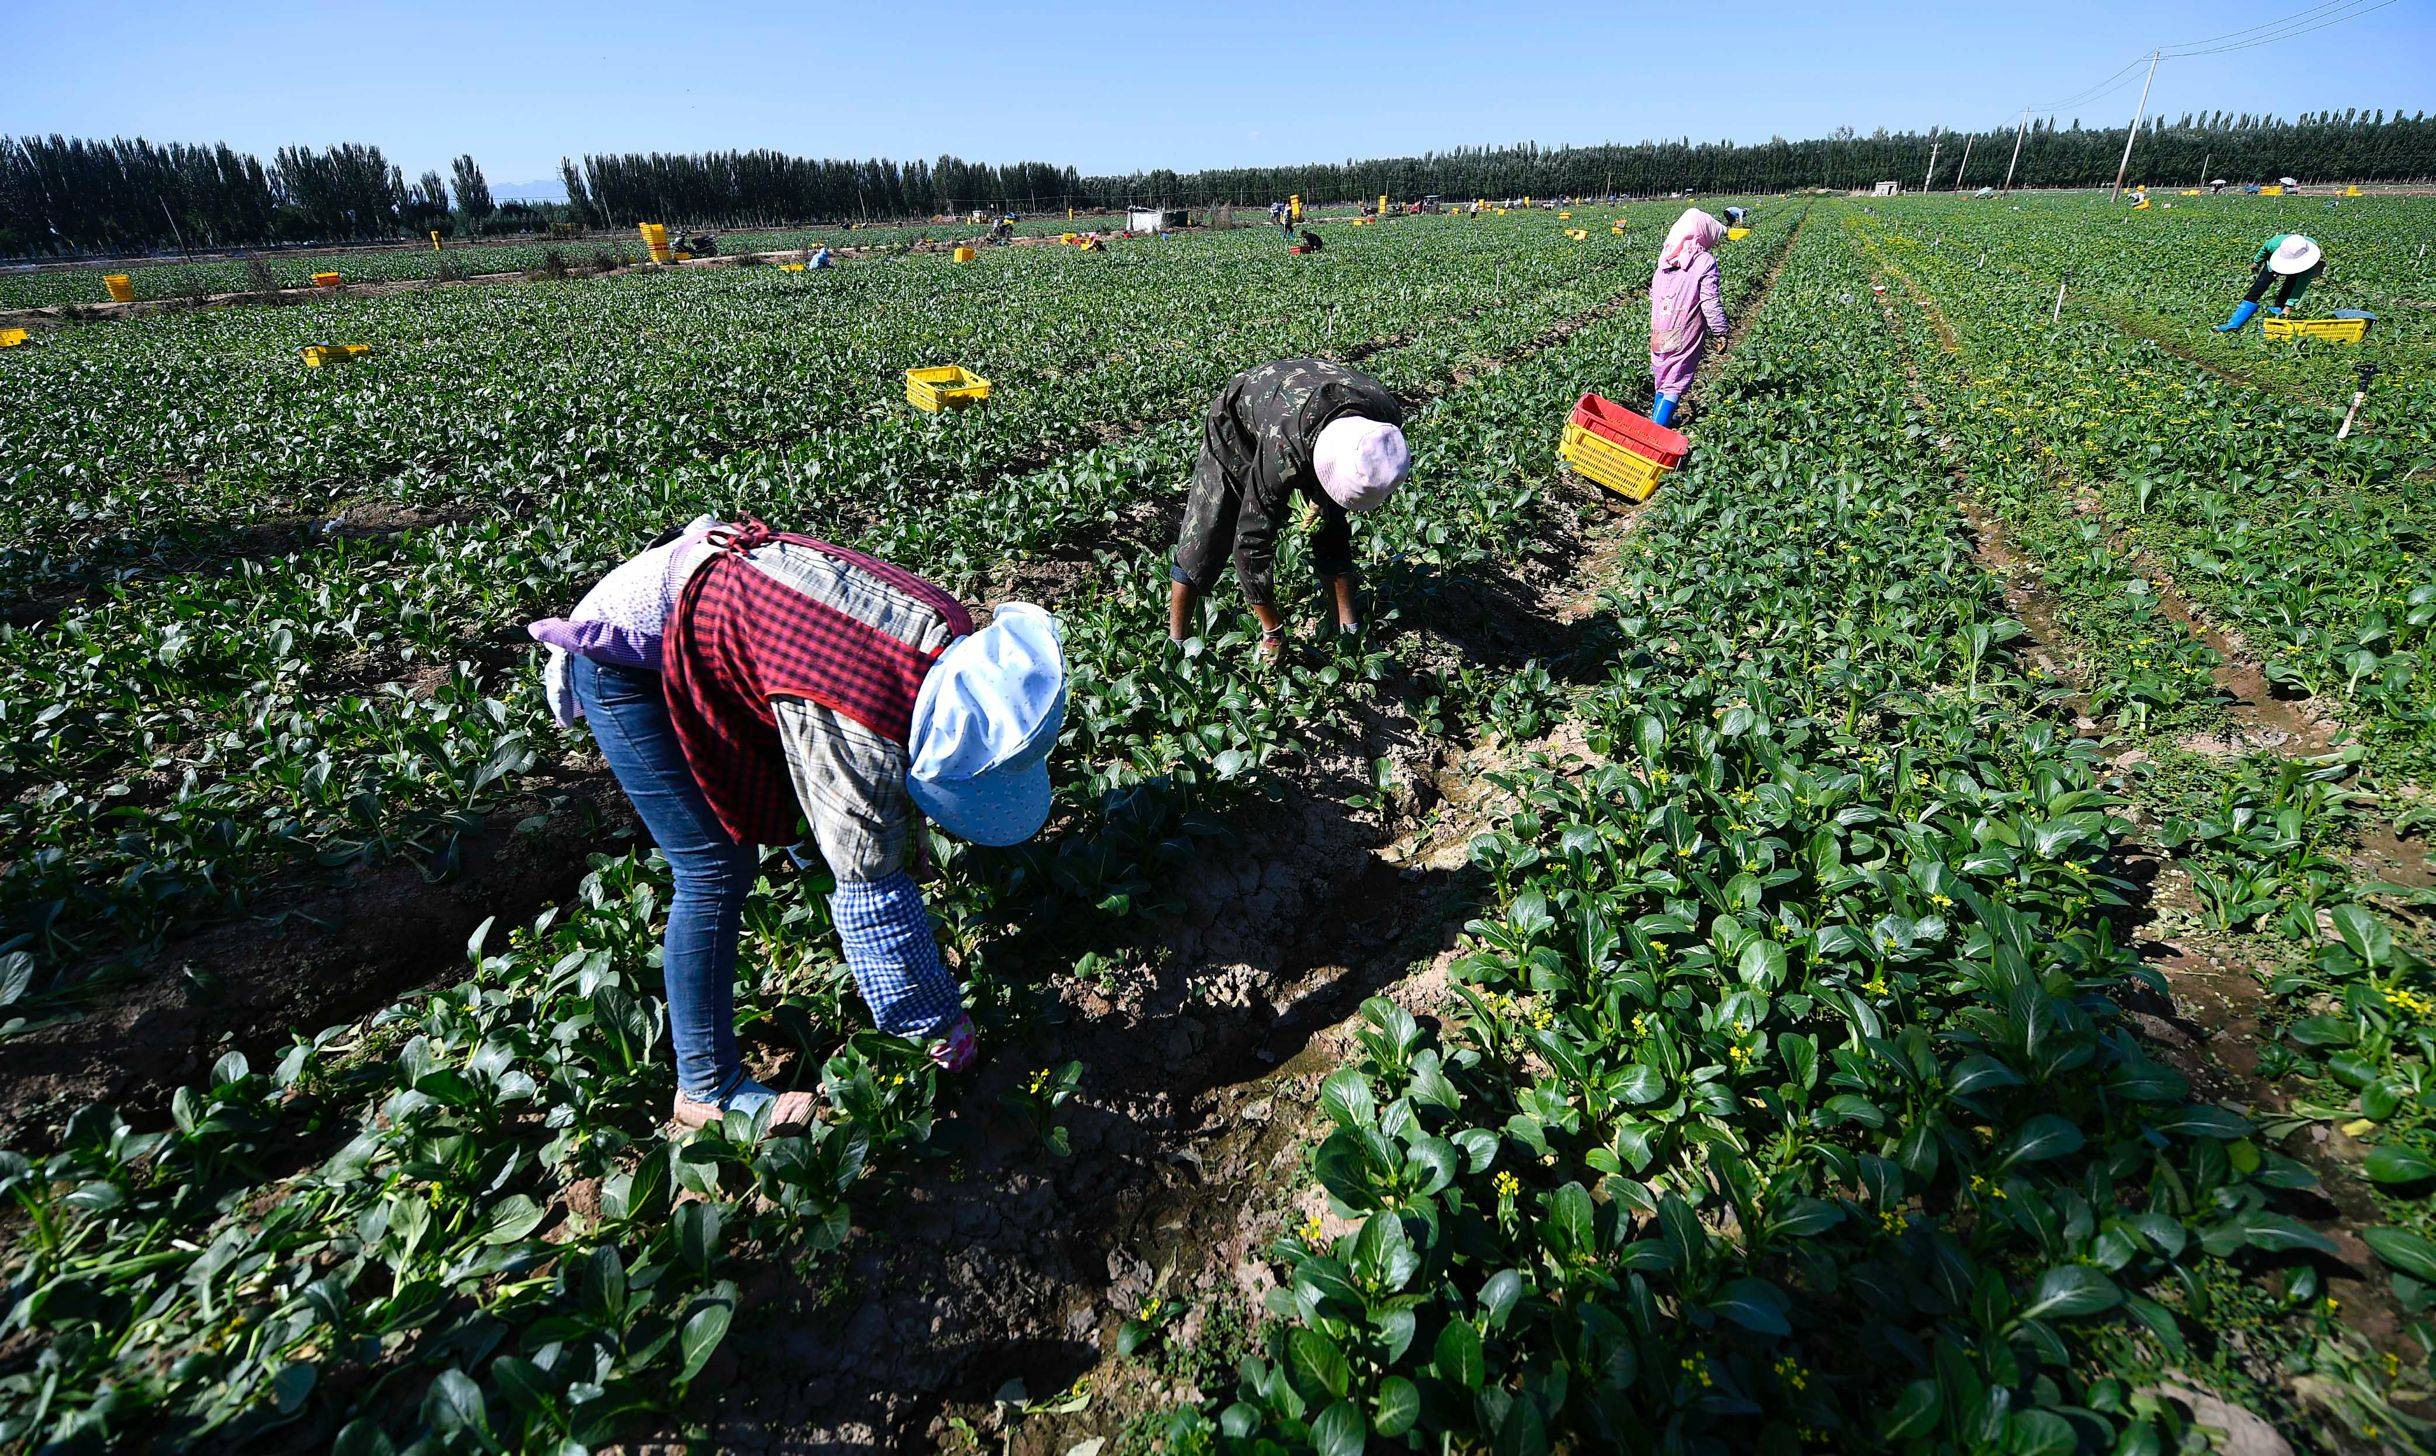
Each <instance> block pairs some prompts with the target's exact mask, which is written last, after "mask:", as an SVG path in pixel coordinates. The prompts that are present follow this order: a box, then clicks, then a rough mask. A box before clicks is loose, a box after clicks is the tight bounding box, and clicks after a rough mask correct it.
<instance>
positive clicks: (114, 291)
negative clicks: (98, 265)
mask: <svg viewBox="0 0 2436 1456" xmlns="http://www.w3.org/2000/svg"><path fill="white" fill-rule="evenodd" d="M102 287H104V288H107V289H109V290H110V301H111V302H113V303H133V302H135V283H134V282H133V280H131V279H129V278H128V277H127V275H126V274H124V273H104V274H103V275H102Z"/></svg>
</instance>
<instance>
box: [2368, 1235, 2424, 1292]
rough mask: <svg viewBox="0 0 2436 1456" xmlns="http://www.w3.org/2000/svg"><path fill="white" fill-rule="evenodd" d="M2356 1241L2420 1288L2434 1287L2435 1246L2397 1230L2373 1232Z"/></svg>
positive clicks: (2416, 1236)
mask: <svg viewBox="0 0 2436 1456" xmlns="http://www.w3.org/2000/svg"><path fill="white" fill-rule="evenodd" d="M2360 1237H2361V1239H2362V1240H2364V1241H2365V1242H2366V1243H2367V1244H2368V1246H2369V1247H2370V1248H2372V1249H2374V1250H2376V1251H2377V1257H2378V1258H2380V1259H2383V1260H2384V1261H2385V1262H2386V1263H2388V1264H2391V1265H2393V1266H2394V1267H2395V1268H2397V1269H2399V1270H2401V1271H2402V1272H2403V1273H2405V1274H2408V1275H2410V1276H2411V1277H2412V1278H2413V1279H2416V1280H2418V1281H2420V1282H2421V1283H2422V1284H2436V1242H2430V1241H2429V1240H2427V1239H2425V1238H2422V1237H2421V1236H2420V1235H2418V1234H2415V1233H2412V1232H2411V1231H2410V1230H2408V1229H2398V1228H2373V1229H2369V1230H2367V1231H2365V1232H2363V1233H2362V1234H2361V1235H2360Z"/></svg>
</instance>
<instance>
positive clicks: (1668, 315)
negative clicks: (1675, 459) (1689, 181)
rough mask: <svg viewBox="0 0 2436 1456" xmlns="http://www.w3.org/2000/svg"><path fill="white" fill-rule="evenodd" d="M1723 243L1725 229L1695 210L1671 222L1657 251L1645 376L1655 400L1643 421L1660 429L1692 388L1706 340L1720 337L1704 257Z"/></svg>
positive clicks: (1718, 300)
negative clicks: (1654, 382) (1648, 375)
mask: <svg viewBox="0 0 2436 1456" xmlns="http://www.w3.org/2000/svg"><path fill="white" fill-rule="evenodd" d="M1724 237H1725V225H1724V224H1722V223H1720V222H1718V221H1717V219H1715V218H1713V217H1711V216H1709V215H1708V214H1707V213H1705V212H1702V211H1701V210H1700V209H1699V208H1696V207H1695V208H1691V209H1689V210H1687V211H1686V212H1685V213H1684V214H1683V216H1681V217H1679V218H1676V219H1675V225H1674V227H1672V228H1671V229H1669V230H1668V231H1667V234H1666V246H1665V247H1663V248H1661V249H1659V250H1658V271H1657V272H1656V273H1654V274H1652V275H1650V280H1649V372H1650V373H1651V374H1652V375H1653V376H1655V377H1656V380H1657V390H1658V399H1657V403H1655V404H1654V405H1652V406H1651V407H1650V411H1649V417H1650V418H1651V419H1653V420H1655V421H1657V422H1658V423H1659V424H1661V425H1663V424H1665V423H1667V422H1668V421H1670V420H1672V419H1673V418H1674V417H1675V406H1676V404H1677V403H1678V402H1680V401H1681V400H1682V398H1683V392H1684V391H1685V390H1687V389H1690V388H1691V387H1692V373H1693V371H1695V370H1697V369H1698V368H1699V367H1700V351H1701V349H1702V348H1703V347H1704V346H1706V345H1707V343H1708V341H1709V339H1710V337H1711V336H1712V335H1714V336H1715V337H1717V338H1720V339H1722V338H1724V337H1725V331H1726V313H1725V300H1724V299H1723V298H1722V297H1721V296H1720V295H1719V293H1718V290H1717V258H1716V255H1715V254H1714V253H1712V252H1711V251H1710V250H1711V249H1712V248H1715V247H1716V246H1717V244H1718V243H1719V242H1720V241H1721V240H1723V239H1724Z"/></svg>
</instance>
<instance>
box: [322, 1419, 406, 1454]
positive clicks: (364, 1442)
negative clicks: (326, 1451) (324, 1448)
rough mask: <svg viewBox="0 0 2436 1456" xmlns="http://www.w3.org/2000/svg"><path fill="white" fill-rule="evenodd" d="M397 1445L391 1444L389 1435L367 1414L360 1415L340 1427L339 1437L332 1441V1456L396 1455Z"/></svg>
mask: <svg viewBox="0 0 2436 1456" xmlns="http://www.w3.org/2000/svg"><path fill="white" fill-rule="evenodd" d="M396 1453H397V1447H395V1446H393V1445H391V1444H389V1436H388V1433H387V1432H384V1431H383V1430H382V1429H381V1428H380V1427H379V1426H376V1425H374V1424H373V1423H372V1421H371V1419H370V1418H369V1417H366V1416H358V1417H356V1418H355V1419H354V1420H351V1421H349V1422H347V1424H346V1425H345V1426H343V1427H341V1428H340V1430H339V1433H338V1439H337V1440H335V1441H332V1442H331V1443H330V1456H396Z"/></svg>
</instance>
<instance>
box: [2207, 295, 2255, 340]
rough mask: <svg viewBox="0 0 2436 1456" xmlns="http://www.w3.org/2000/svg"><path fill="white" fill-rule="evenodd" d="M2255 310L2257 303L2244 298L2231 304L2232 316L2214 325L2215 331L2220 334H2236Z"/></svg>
mask: <svg viewBox="0 0 2436 1456" xmlns="http://www.w3.org/2000/svg"><path fill="white" fill-rule="evenodd" d="M2257 312H2258V305H2257V304H2256V303H2253V302H2251V301H2250V300H2249V299H2246V298H2245V299H2243V300H2242V301H2241V302H2239V303H2237V304H2235V305H2233V317H2231V318H2229V319H2226V320H2225V321H2224V322H2223V323H2220V324H2218V325H2217V326H2216V332H2218V333H2220V334H2238V333H2240V332H2241V326H2242V325H2243V324H2246V323H2248V322H2249V321H2250V318H2251V316H2252V315H2254V314H2256V313H2257Z"/></svg>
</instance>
